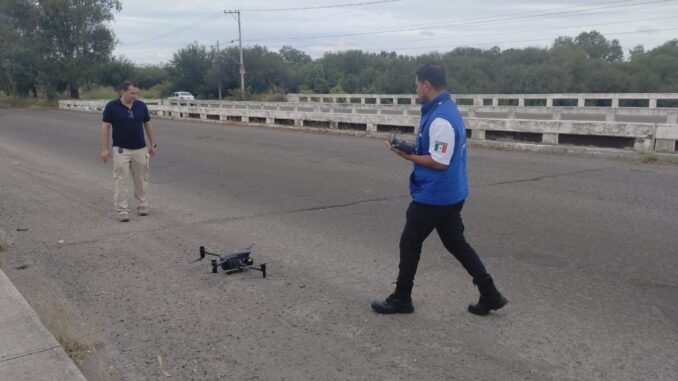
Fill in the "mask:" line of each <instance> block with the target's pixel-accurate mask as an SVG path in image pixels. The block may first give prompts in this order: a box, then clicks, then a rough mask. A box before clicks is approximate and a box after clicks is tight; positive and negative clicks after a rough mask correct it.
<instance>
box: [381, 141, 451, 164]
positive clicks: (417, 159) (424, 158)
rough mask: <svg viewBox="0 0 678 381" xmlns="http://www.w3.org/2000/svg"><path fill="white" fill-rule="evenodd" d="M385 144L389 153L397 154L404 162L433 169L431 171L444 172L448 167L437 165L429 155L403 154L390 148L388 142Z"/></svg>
mask: <svg viewBox="0 0 678 381" xmlns="http://www.w3.org/2000/svg"><path fill="white" fill-rule="evenodd" d="M385 144H386V146H387V147H389V148H390V149H391V151H393V152H395V153H396V154H398V156H400V157H402V158H403V159H405V160H409V161H411V162H413V163H416V164H419V165H423V166H424V167H429V168H433V169H436V170H438V171H444V170H446V169H447V167H448V165H445V164H441V163H438V162H437V161H435V160H433V158H431V155H417V154H413V153H407V152H403V151H401V150H399V149H397V148H395V147H393V146H391V144H390V143H389V142H385Z"/></svg>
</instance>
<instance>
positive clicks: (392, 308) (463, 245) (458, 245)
mask: <svg viewBox="0 0 678 381" xmlns="http://www.w3.org/2000/svg"><path fill="white" fill-rule="evenodd" d="M415 85H416V89H417V95H418V96H419V98H420V99H421V101H422V107H421V121H420V123H419V131H418V132H417V137H416V144H415V149H414V152H413V153H407V152H403V151H400V150H398V149H396V148H395V147H393V146H391V145H390V144H389V143H388V142H386V144H387V146H388V147H389V148H390V149H391V150H392V151H393V152H395V153H396V154H398V155H399V156H401V157H402V158H404V159H406V160H409V161H412V162H413V163H414V170H413V171H412V174H411V175H410V195H411V196H412V202H411V203H410V206H409V207H408V209H407V220H406V222H405V228H404V229H403V233H402V235H401V237H400V265H399V273H398V279H397V281H396V289H395V292H394V293H393V294H391V295H390V296H389V297H387V298H386V300H382V301H376V302H374V303H372V308H373V309H374V311H376V312H378V313H381V314H393V313H411V312H414V306H413V304H412V297H411V295H412V287H413V284H414V283H413V282H414V275H415V273H416V272H417V265H418V263H419V257H420V255H421V247H422V244H423V243H424V240H425V239H426V238H427V237H428V235H429V234H431V232H432V231H433V229H436V231H437V232H438V235H439V236H440V239H441V241H442V242H443V245H444V246H445V248H446V249H447V250H448V251H449V252H450V253H452V255H454V256H455V257H456V258H457V260H459V262H461V264H462V266H464V269H466V271H467V272H468V273H469V274H470V275H471V277H472V278H473V283H474V284H475V285H476V286H478V289H479V291H480V300H479V301H478V303H475V304H471V305H469V306H468V311H469V312H471V313H473V314H476V315H487V314H488V313H490V311H491V310H498V309H500V308H502V307H503V306H504V305H506V303H508V300H507V299H506V298H505V297H504V296H503V295H501V293H499V291H498V290H497V288H496V287H495V286H494V282H493V280H492V277H491V276H490V275H489V274H488V273H487V271H486V270H485V266H484V265H483V262H482V261H481V260H480V258H479V257H478V255H477V254H476V252H475V251H474V250H473V248H472V247H471V245H469V244H468V242H466V239H465V238H464V224H463V223H462V220H461V209H462V207H463V206H464V200H465V199H466V197H467V196H468V180H467V176H466V131H465V129H464V120H463V119H462V117H461V114H460V113H459V109H458V108H457V105H456V104H455V102H454V101H453V100H452V99H451V97H450V94H449V93H448V92H447V91H445V85H446V80H445V71H444V70H443V68H442V67H441V66H440V65H436V64H427V65H424V66H423V67H421V68H420V69H419V70H417V76H416V80H415Z"/></svg>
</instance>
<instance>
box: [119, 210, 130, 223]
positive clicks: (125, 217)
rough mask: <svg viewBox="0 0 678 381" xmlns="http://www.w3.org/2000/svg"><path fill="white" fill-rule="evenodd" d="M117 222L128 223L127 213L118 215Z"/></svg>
mask: <svg viewBox="0 0 678 381" xmlns="http://www.w3.org/2000/svg"><path fill="white" fill-rule="evenodd" d="M118 221H120V222H127V221H129V213H127V212H120V213H118Z"/></svg>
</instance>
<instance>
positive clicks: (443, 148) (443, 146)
mask: <svg viewBox="0 0 678 381" xmlns="http://www.w3.org/2000/svg"><path fill="white" fill-rule="evenodd" d="M433 151H435V152H440V153H445V152H447V143H443V142H436V144H435V145H434V146H433Z"/></svg>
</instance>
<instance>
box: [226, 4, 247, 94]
mask: <svg viewBox="0 0 678 381" xmlns="http://www.w3.org/2000/svg"><path fill="white" fill-rule="evenodd" d="M224 13H227V14H231V15H233V14H234V15H237V16H238V41H239V42H240V93H241V94H242V98H243V100H244V99H245V63H244V62H243V58H242V29H241V28H240V11H224Z"/></svg>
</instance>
